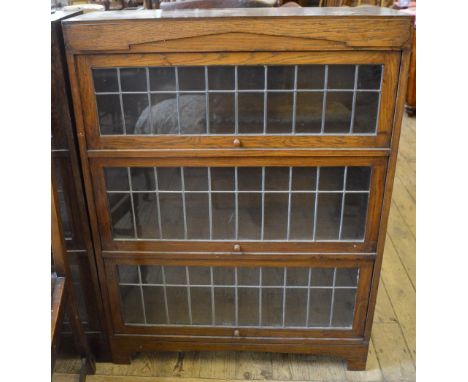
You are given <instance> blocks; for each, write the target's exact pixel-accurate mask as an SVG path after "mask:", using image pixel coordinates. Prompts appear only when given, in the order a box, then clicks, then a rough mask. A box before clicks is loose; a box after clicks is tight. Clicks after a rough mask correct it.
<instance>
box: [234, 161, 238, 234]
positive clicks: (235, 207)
mask: <svg viewBox="0 0 468 382" xmlns="http://www.w3.org/2000/svg"><path fill="white" fill-rule="evenodd" d="M238 189H239V188H238V184H237V167H234V197H235V199H234V209H235V211H234V213H235V219H234V220H235V222H234V224H235V234H234V237H235V239H236V240H237V239H238V238H239V200H238V199H239V198H238Z"/></svg>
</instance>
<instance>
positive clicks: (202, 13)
mask: <svg viewBox="0 0 468 382" xmlns="http://www.w3.org/2000/svg"><path fill="white" fill-rule="evenodd" d="M245 18H248V19H249V20H247V22H246V20H245ZM117 26H118V27H117ZM402 32H403V33H402ZM64 33H65V41H66V44H67V47H68V49H70V50H71V51H73V52H75V53H78V52H81V53H83V52H88V53H91V52H102V51H106V52H122V53H123V52H132V53H142V52H146V53H147V52H219V51H231V52H235V51H256V52H258V51H271V50H272V47H274V50H276V51H317V50H320V51H326V50H349V49H367V50H369V49H387V50H388V49H400V48H401V47H402V46H406V45H409V44H410V35H411V33H410V17H409V16H404V15H403V14H401V13H399V12H396V11H392V10H389V9H385V8H360V9H349V10H346V9H340V10H337V9H334V8H324V9H314V8H275V9H237V10H234V9H230V10H184V11H177V12H162V11H151V10H147V11H140V12H138V14H137V15H134V14H132V13H128V12H119V13H117V12H105V14H102V15H99V14H95V15H84V16H80V17H76V18H73V19H71V20H69V21H66V22H65V23H64ZM97 36H98V38H97Z"/></svg>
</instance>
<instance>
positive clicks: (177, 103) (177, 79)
mask: <svg viewBox="0 0 468 382" xmlns="http://www.w3.org/2000/svg"><path fill="white" fill-rule="evenodd" d="M174 70H175V82H176V105H177V127H178V129H179V135H180V134H181V129H180V104H179V95H180V92H179V70H178V68H177V66H175V67H174Z"/></svg>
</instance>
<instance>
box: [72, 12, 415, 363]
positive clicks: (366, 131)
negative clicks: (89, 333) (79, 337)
mask: <svg viewBox="0 0 468 382" xmlns="http://www.w3.org/2000/svg"><path fill="white" fill-rule="evenodd" d="M410 23H411V21H410V18H409V17H407V16H404V15H400V14H399V13H397V12H395V11H392V10H389V9H384V8H359V9H355V8H354V9H344V8H329V9H327V8H315V9H313V8H304V9H301V8H283V9H236V10H234V9H231V10H190V11H175V12H161V11H122V12H104V13H99V14H98V13H94V14H87V15H83V16H79V17H76V18H73V19H70V20H67V21H65V22H64V25H63V29H64V36H65V42H66V46H67V59H68V65H69V72H70V80H71V84H72V93H73V100H74V106H75V113H76V115H75V118H76V122H77V131H78V133H77V134H78V140H79V147H80V155H81V163H82V167H83V173H84V182H85V188H86V197H87V201H88V204H89V210H90V221H91V226H92V227H91V228H92V236H93V241H94V246H95V250H96V263H97V269H98V277H99V283H100V288H101V292H102V304H103V307H104V311H105V316H106V323H107V325H106V327H107V328H108V336H109V342H110V347H111V352H112V356H113V360H114V362H116V363H125V362H129V361H130V357H131V355H132V353H135V352H141V351H155V350H161V351H163V350H164V351H188V350H239V351H240V350H244V351H273V352H286V353H288V352H296V353H313V354H327V355H336V356H341V357H343V358H344V359H346V360H347V363H348V368H349V369H354V370H362V369H364V368H365V364H366V358H367V351H368V345H369V338H370V332H371V327H372V319H373V312H374V307H375V300H376V295H377V287H378V282H379V274H380V268H381V263H382V255H383V248H384V241H385V232H386V224H387V217H388V212H389V207H390V199H391V189H392V184H393V176H394V172H395V162H396V155H397V150H398V140H399V133H400V123H401V118H402V111H403V105H404V94H405V86H406V78H407V68H408V60H409V54H410V50H409V49H410V42H411V28H410Z"/></svg>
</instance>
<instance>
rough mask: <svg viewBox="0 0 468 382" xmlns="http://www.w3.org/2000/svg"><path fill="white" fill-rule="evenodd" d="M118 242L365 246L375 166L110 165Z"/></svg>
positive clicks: (108, 173)
mask: <svg viewBox="0 0 468 382" xmlns="http://www.w3.org/2000/svg"><path fill="white" fill-rule="evenodd" d="M105 174H106V185H107V197H108V203H109V211H110V217H111V225H112V233H113V238H114V239H115V240H193V241H205V240H212V241H221V240H242V241H310V242H326V241H342V242H362V241H363V240H364V236H365V228H366V227H365V223H366V217H367V208H368V200H369V193H370V178H371V168H370V167H354V166H345V167H108V168H105Z"/></svg>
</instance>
